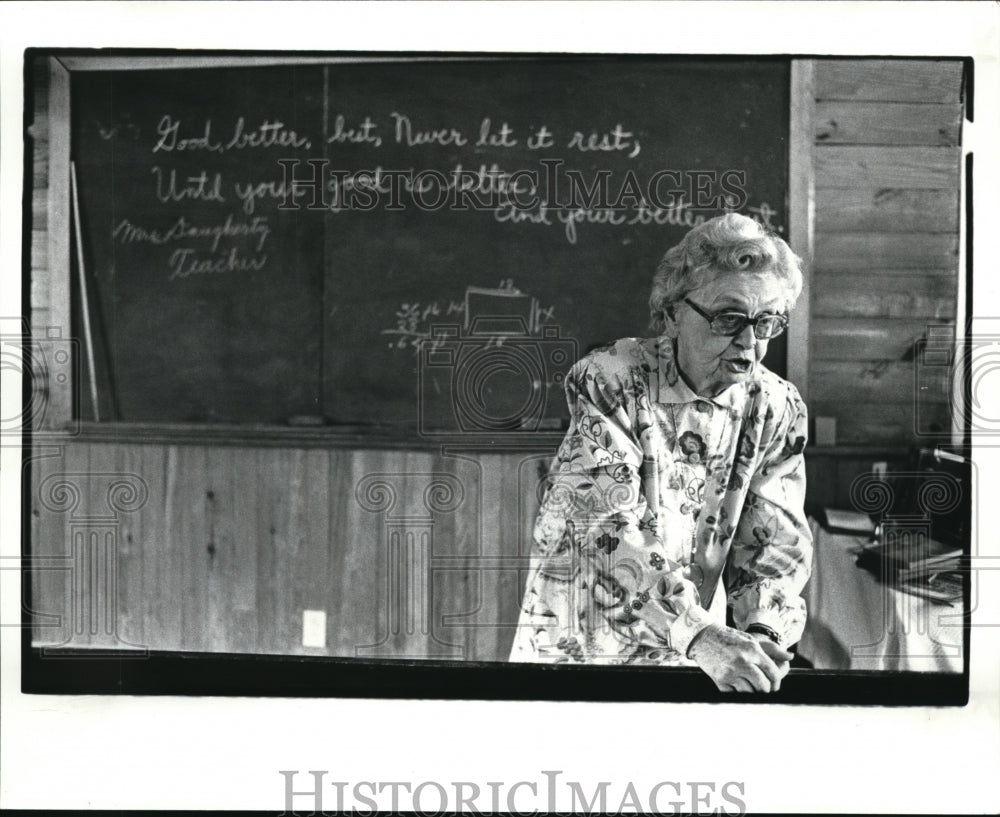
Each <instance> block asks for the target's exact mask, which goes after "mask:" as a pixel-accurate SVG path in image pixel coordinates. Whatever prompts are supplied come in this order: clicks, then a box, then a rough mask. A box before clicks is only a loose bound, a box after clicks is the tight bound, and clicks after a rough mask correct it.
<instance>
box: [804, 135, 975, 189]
mask: <svg viewBox="0 0 1000 817" xmlns="http://www.w3.org/2000/svg"><path fill="white" fill-rule="evenodd" d="M814 156H815V166H816V188H817V189H819V188H821V187H851V188H853V187H872V188H875V189H881V188H885V187H904V188H907V189H930V190H940V189H955V190H957V189H958V172H959V166H960V162H961V157H962V150H961V148H947V147H896V146H883V145H875V146H864V147H861V146H856V145H843V146H841V145H820V146H817V148H816V151H815V153H814Z"/></svg>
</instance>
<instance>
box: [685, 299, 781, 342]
mask: <svg viewBox="0 0 1000 817" xmlns="http://www.w3.org/2000/svg"><path fill="white" fill-rule="evenodd" d="M684 303H686V304H687V305H688V306H690V307H691V308H692V309H693V310H694V311H695V312H697V313H698V314H699V315H701V316H702V317H703V318H704V319H705V320H706V321H708V325H709V327H710V328H711V330H712V334H713V335H723V336H725V337H736V336H737V335H738V334H739V333H740V332H742V331H743V330H744V329H746V327H747V326H748V325H749V326H752V327H753V334H754V337H755V338H757V340H770V339H771V338H776V337H777V336H778V335H780V334H781V333H782V332H784V331H785V329H786V328H787V327H788V315H780V314H779V315H775V314H772V313H770V312H765V313H763V314H762V315H758V316H757V317H756V318H751V317H750V316H749V315H744V314H743V313H742V312H739V311H737V310H735V309H723V310H721V311H719V312H706V311H705V310H704V309H702V308H701V307H700V306H698V304H696V303H695V302H694V301H692V300H691V299H690V298H685V299H684ZM723 316H727V317H730V318H737V317H738V318H741V319H742V323H741V324H740V325H739V328H738V329H736V330H735V331H728V332H727V331H724V327H720V326H719V325H718V324H717V323H716V321H717V320H718V319H719V318H721V317H723ZM763 320H767V321H775V323H774V324H761V321H763ZM768 325H773V327H774V328H773V329H772V330H771V333H770V334H768V333H767V329H766V328H765V327H766V326H768Z"/></svg>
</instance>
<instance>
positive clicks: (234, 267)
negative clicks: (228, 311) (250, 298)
mask: <svg viewBox="0 0 1000 817" xmlns="http://www.w3.org/2000/svg"><path fill="white" fill-rule="evenodd" d="M266 265H267V254H265V253H254V254H252V255H249V256H248V255H245V254H243V253H241V252H240V251H239V249H237V248H236V247H232V248H230V250H229V252H226V253H215V254H213V255H211V256H208V257H206V256H205V255H204V254H203V253H199V252H198V251H197V250H195V249H192V248H190V247H181V248H178V249H176V250H174V251H173V252H172V253H171V254H170V260H169V261H168V266H169V268H170V274H169V275H168V276H167V280H169V281H173V280H175V279H176V278H187V277H188V276H190V275H207V274H219V273H225V272H257V271H259V270H262V269H264V267H265V266H266Z"/></svg>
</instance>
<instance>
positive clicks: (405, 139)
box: [389, 111, 469, 147]
mask: <svg viewBox="0 0 1000 817" xmlns="http://www.w3.org/2000/svg"><path fill="white" fill-rule="evenodd" d="M389 116H391V117H392V119H393V121H394V123H395V128H396V142H397V143H398V144H402V145H406V146H407V147H414V146H415V145H458V146H459V147H460V146H462V145H467V144H468V143H469V140H468V139H467V138H466V137H465V136H463V135H462V132H461V131H460V130H458V129H457V128H438V129H436V130H434V129H431V130H418V129H416V128H415V127H414V126H413V122H412V121H411V120H410V117H408V116H406V115H405V114H401V113H397V112H396V111H393V112H392V113H391V114H389Z"/></svg>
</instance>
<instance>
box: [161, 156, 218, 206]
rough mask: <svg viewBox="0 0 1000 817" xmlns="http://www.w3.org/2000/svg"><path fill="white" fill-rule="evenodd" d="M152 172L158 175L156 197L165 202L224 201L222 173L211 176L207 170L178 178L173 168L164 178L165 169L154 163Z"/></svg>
mask: <svg viewBox="0 0 1000 817" xmlns="http://www.w3.org/2000/svg"><path fill="white" fill-rule="evenodd" d="M150 172H151V173H152V174H153V175H154V176H155V177H156V198H158V199H159V200H160V201H161V202H162V203H163V204H166V203H167V202H177V201H216V202H224V201H225V200H226V199H225V197H224V196H223V195H222V174H221V173H214V174H212V175H211V176H209V174H208V171H207V170H203V171H201V173H199V174H197V175H195V176H183V177H181V178H180V179H178V176H177V171H176V170H171V171H170V174H169V175H168V176H167V178H166V179H164V172H163V169H162V168H161V167H160V166H159V165H153V167H152V168H150Z"/></svg>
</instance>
